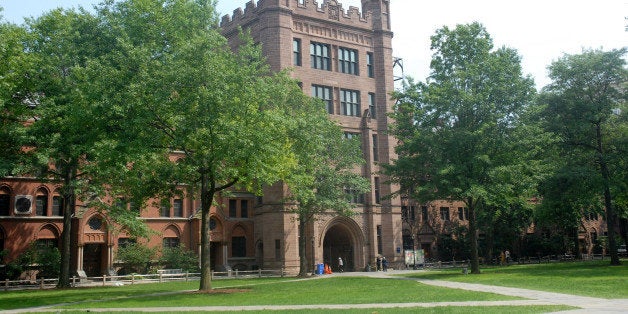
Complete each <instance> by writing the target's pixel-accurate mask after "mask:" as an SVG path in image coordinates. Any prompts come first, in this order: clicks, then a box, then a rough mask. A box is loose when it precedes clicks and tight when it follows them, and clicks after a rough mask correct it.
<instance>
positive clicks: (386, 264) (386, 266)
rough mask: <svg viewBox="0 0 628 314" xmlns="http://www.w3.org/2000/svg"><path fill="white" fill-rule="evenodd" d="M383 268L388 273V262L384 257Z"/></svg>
mask: <svg viewBox="0 0 628 314" xmlns="http://www.w3.org/2000/svg"><path fill="white" fill-rule="evenodd" d="M382 268H383V269H384V271H388V260H386V257H382Z"/></svg>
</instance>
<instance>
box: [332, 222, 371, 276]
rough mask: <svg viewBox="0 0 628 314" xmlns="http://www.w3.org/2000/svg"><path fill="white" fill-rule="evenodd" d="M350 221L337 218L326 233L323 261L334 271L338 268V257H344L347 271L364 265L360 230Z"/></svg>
mask: <svg viewBox="0 0 628 314" xmlns="http://www.w3.org/2000/svg"><path fill="white" fill-rule="evenodd" d="M350 222H352V221H350ZM350 222H347V221H344V220H336V221H335V222H334V223H332V224H331V225H330V226H329V228H328V229H327V231H326V232H325V235H324V240H323V261H324V262H325V263H327V264H329V265H330V266H331V267H332V269H333V270H334V271H335V270H337V269H338V257H341V258H342V260H343V262H344V270H345V271H356V270H357V269H358V268H359V267H362V262H361V261H362V260H363V256H362V255H363V252H362V251H363V250H362V244H361V237H360V231H359V229H356V228H357V227H355V226H353V224H351V223H350Z"/></svg>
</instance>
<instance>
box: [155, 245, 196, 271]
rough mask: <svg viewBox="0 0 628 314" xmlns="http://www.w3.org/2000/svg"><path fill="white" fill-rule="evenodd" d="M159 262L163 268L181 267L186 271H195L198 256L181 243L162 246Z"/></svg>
mask: <svg viewBox="0 0 628 314" xmlns="http://www.w3.org/2000/svg"><path fill="white" fill-rule="evenodd" d="M160 263H161V264H162V265H163V266H164V267H165V268H181V269H183V271H186V272H197V271H198V270H199V268H198V256H197V255H196V254H195V253H194V252H192V251H190V250H188V249H186V248H185V246H183V245H179V246H176V247H171V248H164V249H163V251H162V254H161V260H160Z"/></svg>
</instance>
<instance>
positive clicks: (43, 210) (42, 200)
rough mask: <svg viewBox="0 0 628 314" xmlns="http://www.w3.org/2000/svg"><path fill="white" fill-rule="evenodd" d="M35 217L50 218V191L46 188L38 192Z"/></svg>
mask: <svg viewBox="0 0 628 314" xmlns="http://www.w3.org/2000/svg"><path fill="white" fill-rule="evenodd" d="M35 215H37V216H48V191H47V190H46V189H44V188H39V189H38V190H37V195H36V196H35Z"/></svg>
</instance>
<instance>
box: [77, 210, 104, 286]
mask: <svg viewBox="0 0 628 314" xmlns="http://www.w3.org/2000/svg"><path fill="white" fill-rule="evenodd" d="M106 223H107V222H106V220H105V219H104V218H102V217H100V216H99V215H95V216H92V217H90V218H89V219H87V220H86V221H85V225H84V226H83V239H82V240H83V241H82V242H83V247H82V252H81V250H79V254H80V255H81V256H80V257H81V261H82V263H79V271H80V270H83V271H85V275H87V276H88V277H97V276H101V275H103V274H106V273H107V269H108V267H109V266H110V265H108V264H109V263H108V259H109V253H110V252H109V247H108V241H107V240H108V235H107V225H106ZM80 249H81V248H80Z"/></svg>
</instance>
